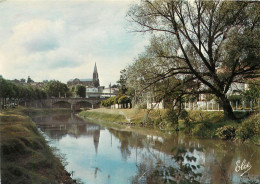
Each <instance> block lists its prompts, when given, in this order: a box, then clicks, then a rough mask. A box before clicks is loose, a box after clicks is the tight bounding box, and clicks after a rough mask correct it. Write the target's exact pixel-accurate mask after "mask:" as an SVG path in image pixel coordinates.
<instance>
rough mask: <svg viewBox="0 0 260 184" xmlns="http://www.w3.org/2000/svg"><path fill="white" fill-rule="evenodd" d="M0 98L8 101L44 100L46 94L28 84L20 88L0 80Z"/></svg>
mask: <svg viewBox="0 0 260 184" xmlns="http://www.w3.org/2000/svg"><path fill="white" fill-rule="evenodd" d="M0 97H1V98H9V99H24V100H30V99H45V98H47V93H46V92H45V91H44V90H43V89H40V88H37V87H33V86H31V85H30V84H28V85H26V86H22V85H20V84H16V83H14V82H11V81H8V80H6V79H3V78H0Z"/></svg>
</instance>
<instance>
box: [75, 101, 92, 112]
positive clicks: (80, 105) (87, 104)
mask: <svg viewBox="0 0 260 184" xmlns="http://www.w3.org/2000/svg"><path fill="white" fill-rule="evenodd" d="M75 106H76V110H79V109H80V108H92V107H93V105H92V103H90V102H89V101H77V102H76V103H75Z"/></svg>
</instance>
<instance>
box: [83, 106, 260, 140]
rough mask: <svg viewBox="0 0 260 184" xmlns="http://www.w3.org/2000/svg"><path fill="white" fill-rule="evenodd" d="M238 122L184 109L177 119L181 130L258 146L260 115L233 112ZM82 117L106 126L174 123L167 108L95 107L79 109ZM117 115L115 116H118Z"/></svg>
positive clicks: (167, 125)
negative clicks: (85, 109)
mask: <svg viewBox="0 0 260 184" xmlns="http://www.w3.org/2000/svg"><path fill="white" fill-rule="evenodd" d="M236 115H237V116H238V117H240V119H239V120H238V121H235V120H229V119H227V118H226V117H225V116H224V113H223V112H221V111H216V112H208V111H186V112H185V113H183V114H182V115H181V116H180V118H179V123H178V129H179V131H180V132H183V133H185V134H189V135H192V136H195V137H197V138H220V139H224V140H232V141H236V142H246V143H253V144H256V145H260V114H259V113H255V114H247V113H246V112H240V113H237V114H236ZM79 116H80V117H82V118H84V119H89V120H92V121H93V120H98V121H100V122H106V124H109V126H118V125H121V126H135V127H146V128H147V127H148V128H156V129H161V130H164V131H174V130H175V129H176V126H177V123H175V122H174V118H175V117H174V116H172V114H171V113H170V112H169V111H167V110H144V109H105V108H100V109H94V110H88V111H82V112H80V113H79ZM117 117H118V119H117Z"/></svg>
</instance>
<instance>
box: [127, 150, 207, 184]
mask: <svg viewBox="0 0 260 184" xmlns="http://www.w3.org/2000/svg"><path fill="white" fill-rule="evenodd" d="M195 150H197V151H199V152H201V151H202V150H203V149H202V148H194V147H192V148H189V149H185V147H184V146H183V145H180V146H176V147H174V148H173V149H172V151H173V157H172V160H171V163H164V162H163V161H162V160H161V159H160V158H157V160H156V163H155V164H153V161H150V162H147V160H144V162H141V163H140V164H139V165H138V166H137V167H138V174H137V175H136V176H134V177H133V178H132V183H133V184H140V183H149V184H158V183H187V184H188V183H200V182H199V178H200V177H201V176H202V174H201V173H200V167H201V165H200V164H198V162H197V159H196V157H194V156H193V154H194V151H195Z"/></svg>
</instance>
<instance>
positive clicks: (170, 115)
mask: <svg viewBox="0 0 260 184" xmlns="http://www.w3.org/2000/svg"><path fill="white" fill-rule="evenodd" d="M164 118H165V119H166V121H168V122H170V123H171V124H178V116H177V113H176V111H174V110H167V111H166V113H165V115H164Z"/></svg>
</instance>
